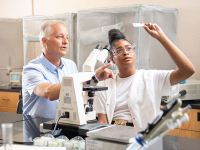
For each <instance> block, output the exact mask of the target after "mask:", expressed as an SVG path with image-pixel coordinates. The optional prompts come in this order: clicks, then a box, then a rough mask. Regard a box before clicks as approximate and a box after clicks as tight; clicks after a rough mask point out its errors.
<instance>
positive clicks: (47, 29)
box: [39, 20, 66, 51]
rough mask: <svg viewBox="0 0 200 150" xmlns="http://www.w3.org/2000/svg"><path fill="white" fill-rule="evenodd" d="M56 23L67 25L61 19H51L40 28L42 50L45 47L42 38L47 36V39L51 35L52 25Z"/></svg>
mask: <svg viewBox="0 0 200 150" xmlns="http://www.w3.org/2000/svg"><path fill="white" fill-rule="evenodd" d="M55 24H63V25H64V26H65V27H66V25H65V23H64V22H63V21H60V20H50V21H47V22H45V23H44V24H43V25H42V27H41V29H40V35H39V38H40V44H41V46H42V51H43V49H44V46H43V43H42V38H46V39H49V38H50V35H51V34H52V33H53V30H52V28H51V26H52V25H55Z"/></svg>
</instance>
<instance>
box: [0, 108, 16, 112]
mask: <svg viewBox="0 0 200 150" xmlns="http://www.w3.org/2000/svg"><path fill="white" fill-rule="evenodd" d="M0 111H2V112H9V113H16V112H17V108H9V107H0Z"/></svg>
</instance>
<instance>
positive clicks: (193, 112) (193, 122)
mask: <svg viewBox="0 0 200 150" xmlns="http://www.w3.org/2000/svg"><path fill="white" fill-rule="evenodd" d="M198 112H200V109H190V111H189V112H188V116H189V121H188V122H187V123H182V125H181V129H186V130H192V131H200V121H197V113H198Z"/></svg>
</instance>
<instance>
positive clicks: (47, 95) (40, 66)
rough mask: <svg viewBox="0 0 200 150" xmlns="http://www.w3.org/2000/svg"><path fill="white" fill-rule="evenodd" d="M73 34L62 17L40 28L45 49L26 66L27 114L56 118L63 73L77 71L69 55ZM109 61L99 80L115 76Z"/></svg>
mask: <svg viewBox="0 0 200 150" xmlns="http://www.w3.org/2000/svg"><path fill="white" fill-rule="evenodd" d="M68 39H69V34H68V31H67V29H66V26H65V24H64V23H63V22H61V21H48V22H46V23H44V25H43V26H42V28H41V31H40V42H41V45H42V49H43V53H42V54H41V55H40V56H38V57H37V58H36V59H34V60H32V61H30V62H29V63H28V65H26V66H24V68H23V75H22V88H23V89H22V90H23V114H27V115H33V116H40V117H45V118H52V119H54V118H55V116H56V110H57V105H58V98H59V93H60V88H61V82H62V77H63V76H67V75H70V74H74V73H77V72H78V71H77V67H76V64H75V63H74V62H73V61H72V60H69V59H65V58H62V57H63V56H65V55H66V51H67V47H68ZM108 66H110V64H109V65H106V66H103V67H100V68H98V69H97V70H96V71H95V72H96V75H97V78H98V79H99V80H103V79H107V78H113V73H112V71H110V70H108V69H107V67H108Z"/></svg>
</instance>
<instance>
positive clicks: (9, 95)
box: [0, 91, 20, 108]
mask: <svg viewBox="0 0 200 150" xmlns="http://www.w3.org/2000/svg"><path fill="white" fill-rule="evenodd" d="M19 95H20V92H4V91H3V92H2V91H0V107H9V108H17V104H18V101H19Z"/></svg>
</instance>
